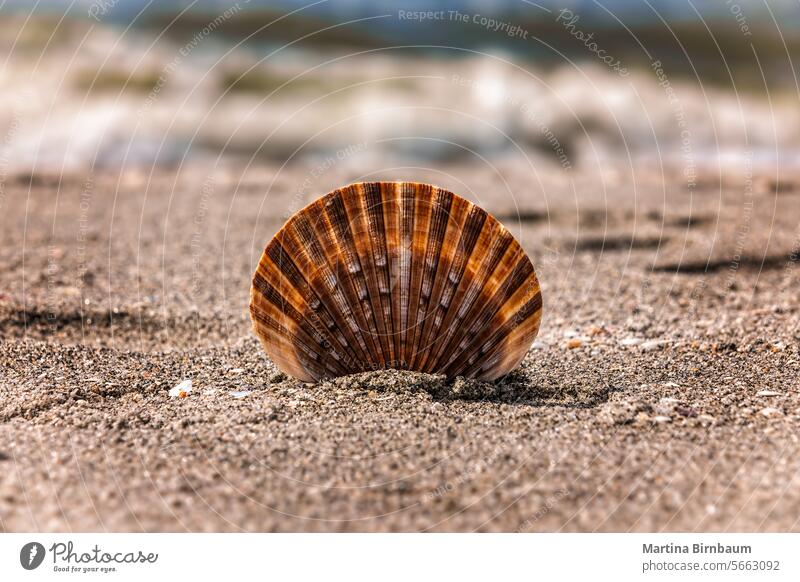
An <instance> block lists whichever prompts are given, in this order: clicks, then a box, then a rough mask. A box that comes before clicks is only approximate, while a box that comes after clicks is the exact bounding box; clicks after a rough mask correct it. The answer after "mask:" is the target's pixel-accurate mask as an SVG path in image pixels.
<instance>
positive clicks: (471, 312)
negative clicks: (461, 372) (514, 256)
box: [435, 224, 516, 372]
mask: <svg viewBox="0 0 800 582" xmlns="http://www.w3.org/2000/svg"><path fill="white" fill-rule="evenodd" d="M488 229H489V232H487V234H486V236H487V237H488V238H490V239H491V245H490V247H489V249H488V251H487V252H486V256H485V258H484V259H483V260H481V261H480V265H479V268H478V274H477V276H476V277H475V279H474V280H473V281H471V282H470V284H469V285H468V287H467V289H466V290H465V291H464V297H463V298H462V302H463V303H462V304H461V305H460V306H459V309H457V310H456V311H455V312H454V314H453V319H454V321H452V322H451V323H450V325H449V326H448V327H447V331H446V332H445V337H444V341H443V342H442V345H441V347H440V348H439V353H438V354H437V367H436V368H435V370H436V371H437V372H441V371H443V370H444V368H446V367H447V366H449V365H450V363H451V362H452V360H453V359H455V357H456V356H457V355H458V354H457V349H458V346H459V345H460V344H461V342H462V341H463V340H464V338H465V337H466V336H467V335H468V333H469V331H470V329H472V327H473V324H474V323H475V320H476V319H477V318H478V317H480V314H481V307H482V303H481V302H480V301H479V299H480V297H481V290H482V289H484V288H485V286H486V284H487V282H488V281H489V279H490V277H491V275H492V274H493V273H494V272H495V270H496V269H497V267H498V265H499V264H500V262H501V261H502V259H503V257H504V256H506V254H507V253H508V252H511V253H515V252H516V251H515V250H514V248H513V245H512V242H513V239H512V237H511V236H510V235H508V236H502V234H503V233H502V232H501V233H499V236H498V233H497V230H498V228H497V224H489V226H488ZM462 313H463V314H462ZM448 355H449V356H450V357H449V358H447V357H446V356H448Z"/></svg>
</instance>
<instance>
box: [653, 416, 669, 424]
mask: <svg viewBox="0 0 800 582" xmlns="http://www.w3.org/2000/svg"><path fill="white" fill-rule="evenodd" d="M653 422H657V423H659V424H664V423H665V422H672V419H671V418H670V417H669V416H654V417H653Z"/></svg>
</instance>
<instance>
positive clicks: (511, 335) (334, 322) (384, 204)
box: [250, 182, 542, 382]
mask: <svg viewBox="0 0 800 582" xmlns="http://www.w3.org/2000/svg"><path fill="white" fill-rule="evenodd" d="M541 314H542V294H541V290H540V288H539V281H538V279H537V278H536V273H535V272H534V269H533V265H532V264H531V261H530V259H529V258H528V257H527V256H526V255H525V252H524V251H523V250H522V248H521V247H520V245H519V243H517V241H516V240H514V237H513V236H512V235H511V234H510V233H509V232H508V230H507V229H506V228H505V227H504V226H503V225H502V224H500V223H499V222H498V221H497V220H496V219H495V218H494V217H493V216H491V215H490V214H488V213H487V212H486V211H485V210H483V209H481V208H479V207H478V206H476V205H474V204H472V203H471V202H469V201H467V200H465V199H463V198H461V197H459V196H456V195H455V194H453V193H451V192H448V191H447V190H442V189H441V188H437V187H436V186H430V185H428V184H418V183H413V182H370V183H358V184H352V185H350V186H345V187H344V188H340V189H338V190H335V191H333V192H331V193H330V194H327V195H325V196H323V197H322V198H320V199H318V200H316V201H315V202H313V203H311V204H310V205H309V206H307V207H306V208H304V209H303V210H301V211H299V212H298V213H296V214H295V215H293V216H292V217H291V218H290V219H289V221H288V222H287V223H286V225H285V226H284V227H283V228H282V229H281V230H280V231H278V233H277V234H276V235H275V237H274V238H273V239H272V240H271V241H270V242H269V243H268V244H267V246H266V249H265V250H264V254H263V255H262V256H261V260H260V261H259V264H258V268H257V269H256V272H255V275H254V276H253V286H252V289H251V292H250V315H251V318H252V320H253V327H254V330H255V332H256V334H257V335H258V337H259V339H260V340H261V343H262V345H263V346H264V349H265V350H266V352H267V355H268V356H269V357H270V358H271V359H272V361H273V362H275V364H276V365H277V366H278V368H280V369H281V370H282V371H283V372H286V373H287V374H291V375H292V376H294V377H296V378H298V379H300V380H303V381H306V382H312V381H318V380H320V379H323V378H330V377H336V376H343V375H347V374H353V373H357V372H363V371H367V370H376V369H384V368H395V369H402V370H414V371H419V372H428V373H435V374H444V375H446V376H447V377H455V376H465V377H468V378H477V379H482V380H494V379H496V378H499V377H501V376H503V375H505V374H506V373H508V372H510V371H511V370H512V369H514V368H515V367H516V366H517V365H519V363H520V362H521V361H522V359H523V358H524V357H525V354H526V353H527V351H528V348H529V347H530V345H531V343H532V342H533V340H534V338H535V337H536V334H537V333H538V331H539V324H540V322H541Z"/></svg>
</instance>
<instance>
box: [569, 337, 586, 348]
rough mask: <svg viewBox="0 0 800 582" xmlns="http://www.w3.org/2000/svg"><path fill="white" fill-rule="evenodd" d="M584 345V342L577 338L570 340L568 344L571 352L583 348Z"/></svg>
mask: <svg viewBox="0 0 800 582" xmlns="http://www.w3.org/2000/svg"><path fill="white" fill-rule="evenodd" d="M582 345H583V342H582V341H581V340H579V339H577V338H575V339H571V340H569V341H568V342H567V347H568V348H569V349H571V350H574V349H575V348H579V347H581V346H582Z"/></svg>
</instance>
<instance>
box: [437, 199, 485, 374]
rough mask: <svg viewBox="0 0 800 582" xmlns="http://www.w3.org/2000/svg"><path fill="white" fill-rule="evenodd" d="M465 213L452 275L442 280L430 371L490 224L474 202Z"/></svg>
mask: <svg viewBox="0 0 800 582" xmlns="http://www.w3.org/2000/svg"><path fill="white" fill-rule="evenodd" d="M465 213H466V215H465V219H464V222H463V223H462V226H461V236H459V237H458V240H457V241H456V243H455V245H454V252H453V257H452V259H451V261H450V266H449V269H448V272H447V273H446V277H443V278H442V281H443V287H442V289H441V292H440V295H439V300H438V301H437V304H436V312H435V314H434V316H433V317H432V318H431V319H432V320H433V324H432V328H431V332H430V335H431V343H430V347H429V349H427V350H426V351H425V356H424V358H423V361H422V364H421V365H422V367H423V368H424V369H426V370H428V371H432V370H434V369H435V368H436V365H437V357H436V355H437V353H438V351H439V350H438V347H439V345H440V344H441V342H442V339H443V337H444V336H443V334H442V333H441V332H440V330H441V329H446V328H447V325H448V324H449V322H450V320H451V319H452V314H453V313H454V312H455V311H456V310H457V309H458V302H457V301H456V297H460V296H459V295H458V293H459V290H460V289H461V287H462V283H463V279H464V274H465V273H466V270H467V265H468V264H469V260H470V258H471V257H472V253H473V252H474V250H475V246H476V244H477V242H478V237H479V235H480V233H481V231H482V230H483V225H484V224H485V221H486V212H484V211H483V210H481V209H480V208H478V207H477V206H475V205H474V204H472V203H471V202H467V205H466V208H465ZM443 301H446V304H443V303H442V302H443Z"/></svg>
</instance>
